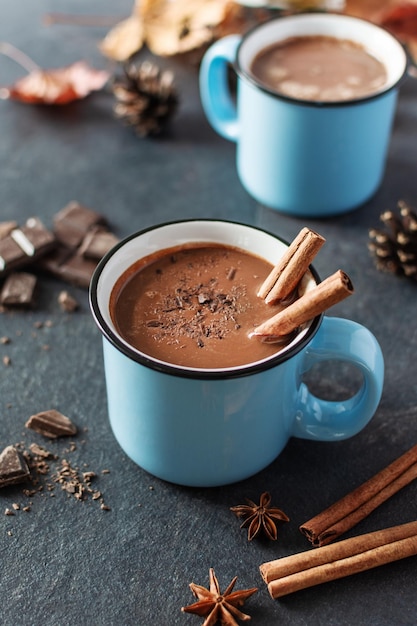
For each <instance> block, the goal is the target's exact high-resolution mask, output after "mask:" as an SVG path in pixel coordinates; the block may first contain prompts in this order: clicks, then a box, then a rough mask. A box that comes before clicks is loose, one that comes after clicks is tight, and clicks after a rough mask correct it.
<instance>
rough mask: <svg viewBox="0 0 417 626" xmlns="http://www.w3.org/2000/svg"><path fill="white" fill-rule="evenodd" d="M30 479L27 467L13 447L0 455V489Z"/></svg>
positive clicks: (8, 447) (9, 447)
mask: <svg viewBox="0 0 417 626" xmlns="http://www.w3.org/2000/svg"><path fill="white" fill-rule="evenodd" d="M29 477H30V471H29V467H28V465H27V463H26V461H25V459H24V458H23V457H22V455H21V454H20V453H19V452H18V451H17V450H16V448H15V447H14V446H7V448H5V449H4V450H3V452H2V453H1V454H0V487H6V486H7V485H15V484H17V483H22V482H24V481H26V480H28V478H29Z"/></svg>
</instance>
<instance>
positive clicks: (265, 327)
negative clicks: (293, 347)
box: [250, 270, 353, 342]
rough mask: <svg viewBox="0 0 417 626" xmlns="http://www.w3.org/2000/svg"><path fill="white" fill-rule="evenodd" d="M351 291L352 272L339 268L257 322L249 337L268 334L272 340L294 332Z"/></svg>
mask: <svg viewBox="0 0 417 626" xmlns="http://www.w3.org/2000/svg"><path fill="white" fill-rule="evenodd" d="M352 293H353V285H352V282H351V280H350V278H349V276H348V275H347V274H346V273H345V272H343V271H342V270H338V271H337V272H335V273H334V274H332V275H331V276H329V277H328V278H326V280H324V281H323V282H322V283H319V284H318V285H317V286H316V287H314V288H313V289H311V290H310V291H306V292H305V293H304V294H303V295H302V296H301V298H298V300H295V302H293V303H292V304H290V305H289V306H287V307H286V308H285V309H283V310H282V311H280V312H279V313H277V314H276V315H274V316H273V317H271V318H270V319H269V320H267V321H266V322H264V323H263V324H260V325H259V326H257V327H256V328H255V330H254V331H253V332H252V333H251V334H250V337H260V338H265V339H264V340H267V341H270V342H273V341H274V339H275V338H276V339H277V340H279V338H281V337H282V336H283V335H288V334H290V333H292V332H293V331H294V330H296V329H297V328H298V327H299V326H301V324H304V323H305V322H307V321H309V320H311V319H313V318H314V317H316V315H319V314H320V313H323V312H324V311H325V310H326V309H328V308H330V307H331V306H333V305H334V304H337V303H338V302H340V301H341V300H343V299H344V298H346V297H347V296H350V295H351V294H352Z"/></svg>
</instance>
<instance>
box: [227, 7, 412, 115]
mask: <svg viewBox="0 0 417 626" xmlns="http://www.w3.org/2000/svg"><path fill="white" fill-rule="evenodd" d="M301 15H304V14H300V16H301ZM309 15H324V14H323V13H317V12H316V13H314V12H312V13H309ZM325 15H335V16H338V15H340V14H338V13H332V12H330V11H329V12H326V14H325ZM286 17H288V16H285V15H278V16H276V17H273V18H271V19H269V20H267V21H266V22H263V24H268V23H269V22H274V21H278V20H283V19H285V18H286ZM291 17H297V16H296V15H294V16H291ZM342 17H343V16H342ZM345 17H349V18H351V19H354V20H357V21H359V22H365V23H366V24H369V25H371V26H373V27H375V28H378V29H379V30H382V31H384V32H386V33H387V34H388V35H390V36H391V37H392V38H393V39H394V40H395V41H396V42H397V43H398V45H399V46H400V47H401V48H402V50H403V51H404V55H405V65H404V71H403V73H402V74H401V76H400V77H399V78H398V80H397V81H396V82H395V83H393V84H392V85H390V86H389V87H388V88H387V89H384V90H382V91H378V92H376V93H372V94H370V95H368V96H365V97H362V98H353V99H352V100H343V101H336V102H332V101H330V102H321V101H317V100H302V99H300V98H293V97H291V96H286V95H285V94H280V93H277V92H276V91H273V90H272V89H269V88H268V87H266V86H265V85H262V84H261V83H259V82H258V81H257V80H256V79H255V78H254V76H252V74H249V72H246V71H245V70H244V69H242V68H241V67H240V64H239V52H240V49H241V47H242V45H243V44H244V43H245V41H246V39H247V38H248V37H249V36H250V35H251V34H252V33H253V32H254V31H255V30H257V29H258V28H259V27H260V26H262V24H261V25H259V24H257V25H255V26H252V28H251V29H249V30H248V31H247V32H246V33H245V35H244V36H243V38H242V40H241V42H240V43H239V45H238V48H237V53H236V61H235V71H236V73H237V74H238V75H239V76H241V77H242V78H245V80H247V81H248V82H250V83H251V84H252V85H254V86H255V87H257V88H258V89H260V90H261V91H263V92H265V93H267V94H268V95H270V96H272V97H273V98H276V99H277V100H283V101H284V102H291V103H292V104H296V105H298V106H307V107H313V108H315V109H323V108H327V107H328V108H339V107H345V106H347V105H349V106H358V105H361V104H365V103H366V102H370V101H372V100H375V99H377V98H380V97H381V96H385V95H386V94H388V93H390V92H391V91H393V90H394V89H397V88H398V87H399V86H400V85H401V83H402V82H403V81H404V80H405V78H406V77H407V73H408V68H409V66H410V63H411V61H410V54H409V52H408V51H407V48H406V47H405V46H404V45H403V44H402V43H401V41H400V40H399V39H398V38H397V37H396V36H395V35H393V34H392V33H390V32H389V31H387V30H386V29H384V28H383V27H382V26H378V24H374V23H373V22H371V21H370V20H366V19H364V18H361V17H355V16H353V15H346V16H345Z"/></svg>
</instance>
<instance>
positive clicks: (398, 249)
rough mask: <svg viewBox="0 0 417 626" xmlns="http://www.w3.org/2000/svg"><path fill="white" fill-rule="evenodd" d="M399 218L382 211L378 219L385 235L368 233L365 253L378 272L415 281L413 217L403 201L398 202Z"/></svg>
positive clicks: (416, 218) (415, 222)
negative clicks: (384, 229) (370, 256)
mask: <svg viewBox="0 0 417 626" xmlns="http://www.w3.org/2000/svg"><path fill="white" fill-rule="evenodd" d="M398 209H399V216H398V215H395V214H394V213H393V212H392V211H385V213H382V215H381V216H380V220H381V221H382V222H383V224H385V225H386V226H387V227H388V232H384V231H382V230H378V229H372V230H370V231H369V238H370V240H371V241H370V243H369V245H368V247H369V250H370V251H371V253H372V254H373V255H374V256H375V260H376V267H377V268H378V269H380V270H383V271H387V272H392V273H393V274H398V275H402V276H407V277H408V278H412V279H414V280H417V214H416V213H415V212H413V211H412V210H411V209H410V207H409V206H408V205H407V204H406V203H405V202H403V201H401V200H400V202H398Z"/></svg>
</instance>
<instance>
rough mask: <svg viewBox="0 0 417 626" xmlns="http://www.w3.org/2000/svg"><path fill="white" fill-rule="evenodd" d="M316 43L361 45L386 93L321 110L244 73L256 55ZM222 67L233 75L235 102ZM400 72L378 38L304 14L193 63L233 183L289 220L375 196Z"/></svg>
mask: <svg viewBox="0 0 417 626" xmlns="http://www.w3.org/2000/svg"><path fill="white" fill-rule="evenodd" d="M316 35H321V36H329V37H335V38H338V39H342V40H344V39H346V40H349V41H353V42H355V43H357V44H359V45H360V46H362V47H363V48H364V49H365V50H366V51H367V52H368V53H369V54H371V55H372V56H374V57H375V58H376V59H378V60H379V61H381V62H382V64H383V65H384V66H385V69H386V75H387V78H386V81H385V84H384V85H383V86H382V87H380V88H379V89H378V90H377V91H376V92H374V93H372V94H371V95H370V96H366V97H363V98H359V99H355V100H346V101H336V102H320V101H307V100H299V99H297V98H292V97H289V96H284V95H280V94H278V93H277V92H274V91H271V90H270V89H268V88H266V87H265V86H263V85H261V84H260V82H259V81H258V80H257V79H256V77H255V76H254V75H253V74H252V72H251V64H252V61H253V59H254V58H255V56H256V55H257V54H258V53H259V52H260V51H261V50H263V49H265V48H267V47H268V46H270V45H273V44H274V43H276V42H280V41H284V40H286V39H289V38H292V37H297V36H316ZM306 63H308V59H306ZM229 64H232V65H233V66H234V68H235V70H236V73H237V76H238V80H237V100H236V101H235V98H234V94H232V92H231V89H230V83H229V81H228V66H229ZM406 71H407V55H406V54H405V51H404V49H403V47H402V45H401V44H400V43H399V42H398V41H397V39H395V37H393V36H392V35H391V34H390V33H388V32H387V31H386V30H384V29H382V28H380V27H378V26H376V25H375V24H372V23H370V22H367V21H365V20H362V19H358V18H354V17H350V16H346V15H338V14H325V13H304V14H298V15H292V16H287V17H281V18H277V19H273V20H271V21H268V22H265V23H262V24H260V25H258V26H257V27H255V28H254V29H253V30H251V31H250V32H248V33H247V34H246V35H245V36H244V37H241V36H240V35H236V36H235V35H231V36H228V37H225V38H223V39H220V40H219V41H217V42H216V43H215V44H213V46H212V47H211V48H209V50H208V51H207V52H206V54H205V56H204V58H203V61H202V64H201V70H200V93H201V100H202V104H203V108H204V111H205V113H206V116H207V118H208V120H209V122H210V124H211V125H212V126H213V128H214V129H215V130H216V131H217V132H218V133H219V134H220V135H221V136H223V137H224V138H226V139H228V140H231V141H234V142H236V149H237V153H236V164H237V172H238V175H239V178H240V181H241V183H242V184H243V186H244V187H245V188H246V190H247V191H248V192H249V193H250V194H251V195H252V196H253V197H254V198H255V199H256V200H257V201H258V202H260V203H261V204H263V205H266V206H268V207H271V208H273V209H276V210H279V211H282V212H284V213H287V214H290V215H295V216H309V217H328V216H331V215H336V214H340V213H344V212H346V211H349V210H351V209H354V208H356V207H358V206H360V205H361V204H363V203H364V202H365V201H366V200H368V199H369V198H370V197H371V196H372V195H373V194H374V193H375V192H376V190H377V189H378V187H379V185H380V183H381V181H382V178H383V175H384V170H385V163H386V157H387V152H388V146H389V140H390V135H391V128H392V122H393V118H394V114H395V108H396V101H397V93H398V86H399V83H400V81H401V79H402V78H403V77H404V76H405V74H406Z"/></svg>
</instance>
